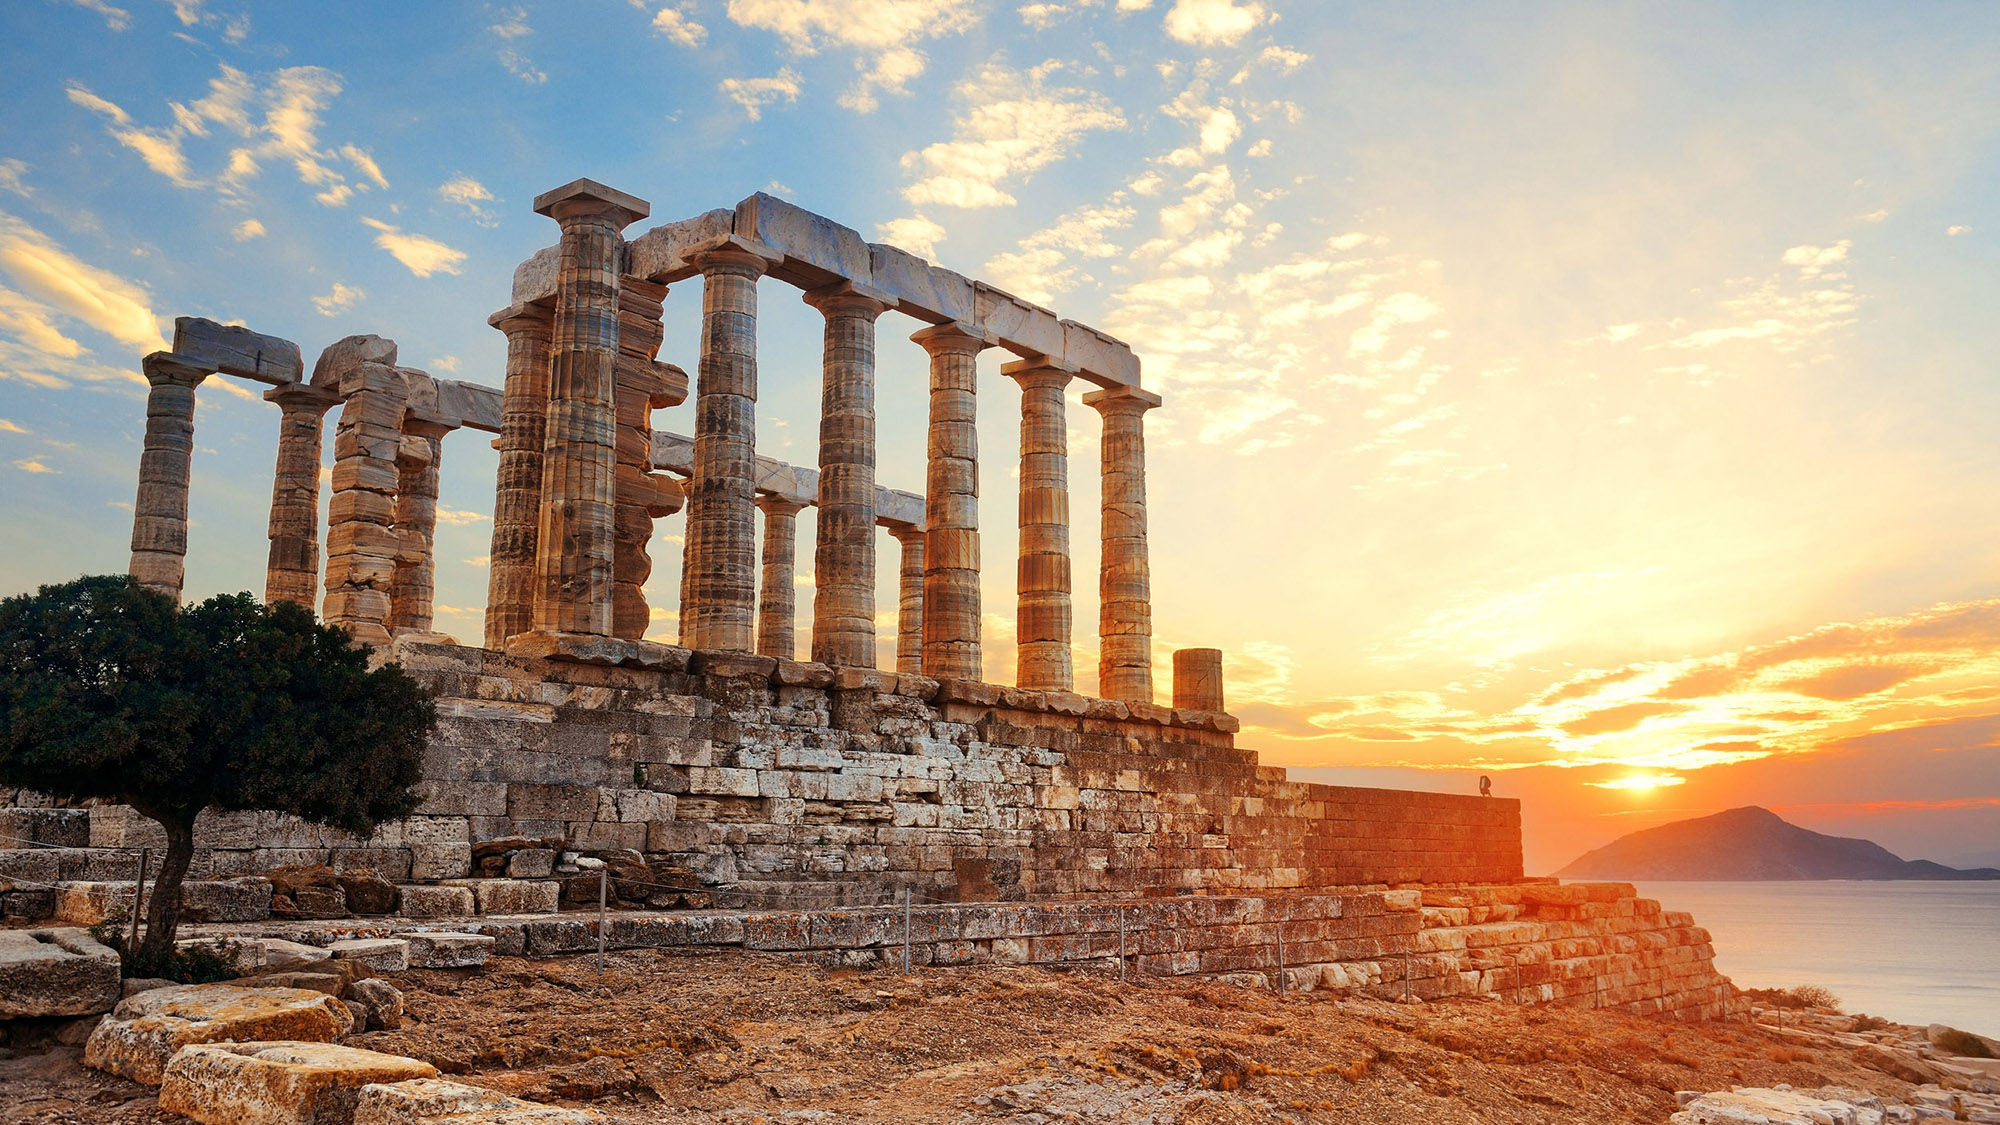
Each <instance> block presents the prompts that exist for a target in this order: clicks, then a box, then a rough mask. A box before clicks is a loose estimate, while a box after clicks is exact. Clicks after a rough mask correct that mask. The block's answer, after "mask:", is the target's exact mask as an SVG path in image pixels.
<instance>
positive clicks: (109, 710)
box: [0, 575, 436, 956]
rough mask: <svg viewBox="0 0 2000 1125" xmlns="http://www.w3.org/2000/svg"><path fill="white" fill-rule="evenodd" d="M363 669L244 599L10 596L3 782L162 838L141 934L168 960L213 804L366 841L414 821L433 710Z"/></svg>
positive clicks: (130, 594)
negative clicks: (184, 602) (148, 824)
mask: <svg viewBox="0 0 2000 1125" xmlns="http://www.w3.org/2000/svg"><path fill="white" fill-rule="evenodd" d="M368 659H369V657H368V650H367V649H366V648H364V647H362V646H361V645H358V644H356V643H355V642H354V638H353V637H352V636H350V635H349V634H348V633H347V632H346V631H345V630H342V629H335V628H330V627H327V626H324V625H321V624H319V623H318V622H316V621H315V620H313V616H312V614H311V612H309V611H308V610H305V609H303V608H301V607H299V606H297V605H294V604H292V603H290V602H279V603H278V604H276V605H273V606H265V605H263V604H261V603H259V602H258V601H257V600H256V599H255V598H252V597H251V596H250V595H248V594H234V595H229V594H225V595H220V596H217V597H213V598H210V599H209V600H207V601H205V602H202V603H201V604H200V605H195V606H189V607H187V608H186V609H181V608H179V607H177V606H176V605H175V603H174V600H173V599H172V598H169V597H167V596H165V595H163V594H159V593H157V592H154V591H151V590H146V589H143V588H142V587H140V586H139V585H138V584H137V583H135V582H134V581H133V580H132V579H130V578H129V577H126V576H123V575H117V576H106V577H92V578H79V579H77V580H76V581H73V582H66V583H63V584H61V585H55V586H44V587H42V588H41V589H40V590H39V591H37V592H36V593H34V594H32V595H27V594H23V595H19V596H16V597H12V598H8V599H6V600H5V601H0V784H5V785H12V786H21V787H24V788H28V789H34V790H37V791H39V792H42V793H47V794H50V795H52V796H56V797H61V798H65V799H68V800H72V801H77V800H83V799H87V798H100V799H108V800H113V801H117V802H120V803H122V804H128V805H131V806H133V807H134V808H136V809H138V810H139V811H140V812H142V813H144V814H145V815H147V816H149V817H152V818H153V819H154V820H157V821H159V822H160V823H161V825H163V826H164V827H165V828H166V829H167V838H168V849H167V854H166V855H165V857H163V861H162V864H161V868H160V872H159V878H160V890H161V891H163V892H165V893H164V894H159V895H155V896H154V897H155V900H156V901H155V905H154V907H153V909H152V911H151V914H152V919H151V921H152V925H151V927H150V928H149V929H148V932H147V935H146V943H147V946H148V948H149V949H150V950H152V952H153V955H154V956H165V954H164V953H161V952H160V950H161V949H162V948H164V945H170V944H171V942H172V940H173V930H174V923H175V919H176V918H177V917H178V909H179V901H180V883H181V880H182V879H183V878H184V877H185V875H186V872H187V864H188V860H189V859H190V858H191V856H192V854H193V829H194V820H195V816H196V815H197V814H198V813H200V812H201V811H202V810H203V809H210V808H213V809H224V810H248V809H269V810H276V811H281V812H288V813H292V814H294V815H296V816H299V817H301V818H303V819H305V820H309V821H312V822H314V823H317V824H324V825H329V826H331V827H334V828H338V829H341V830H343V831H347V832H353V833H356V834H366V833H368V832H371V831H373V830H374V828H375V825H376V824H378V823H379V822H381V821H384V820H393V819H396V818H399V817H403V816H407V815H409V814H410V813H411V812H412V811H413V810H414V809H415V808H416V806H417V797H416V795H415V794H414V793H413V792H412V786H414V785H415V784H416V782H417V780H418V779H419V777H420V776H421V762H422V754H423V747H424V741H425V739H426V737H427V736H428V735H429V733H430V729H431V727H432V726H433V725H434V723H435V722H436V713H435V710H434V708H433V706H432V704H431V700H430V697H429V695H428V693H427V692H426V691H425V690H424V689H423V687H422V685H420V684H418V683H417V682H416V680H414V679H412V678H411V677H410V676H409V675H408V674H406V673H405V672H403V670H402V668H401V667H400V666H398V665H395V664H387V665H384V666H383V667H380V668H376V669H373V670H371V669H370V668H369V667H368ZM162 929H164V931H165V932H164V933H161V932H159V931H161V930H162Z"/></svg>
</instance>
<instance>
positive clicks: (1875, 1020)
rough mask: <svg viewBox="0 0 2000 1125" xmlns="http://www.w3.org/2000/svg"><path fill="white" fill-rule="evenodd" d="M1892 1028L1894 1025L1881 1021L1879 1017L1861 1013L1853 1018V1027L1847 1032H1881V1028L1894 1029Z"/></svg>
mask: <svg viewBox="0 0 2000 1125" xmlns="http://www.w3.org/2000/svg"><path fill="white" fill-rule="evenodd" d="M1894 1026H1896V1025H1895V1024H1893V1023H1891V1022H1889V1021H1888V1020H1885V1019H1883V1018H1882V1017H1880V1016H1871V1015H1869V1014H1867V1013H1866V1012H1863V1013H1862V1014H1861V1015H1858V1016H1855V1017H1854V1026H1853V1027H1852V1028H1849V1029H1848V1030H1850V1031H1881V1030H1882V1029H1883V1028H1887V1027H1894Z"/></svg>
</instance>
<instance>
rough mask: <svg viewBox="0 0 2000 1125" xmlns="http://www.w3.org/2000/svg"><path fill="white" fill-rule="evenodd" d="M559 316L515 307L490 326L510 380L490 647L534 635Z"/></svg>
mask: <svg viewBox="0 0 2000 1125" xmlns="http://www.w3.org/2000/svg"><path fill="white" fill-rule="evenodd" d="M553 319H554V312H553V310H551V309H549V308H548V307H546V306H542V305H514V306H512V307H511V308H506V309H502V310H501V311H499V312H497V313H494V314H493V315H492V316H491V317H489V318H488V319H487V321H486V323H488V324H490V325H492V326H493V327H495V328H498V329H499V330H500V331H502V332H505V333H506V334H507V379H506V388H505V390H504V391H503V392H502V397H501V407H500V436H499V437H498V438H496V439H494V441H493V448H495V449H497V450H499V451H500V473H499V483H498V487H497V488H496V489H495V490H494V495H493V547H492V550H491V552H490V554H489V555H488V564H487V565H488V570H487V576H486V647H487V648H491V649H499V648H504V647H506V644H507V638H509V637H513V636H517V635H519V634H521V633H525V632H527V631H528V630H529V629H531V628H533V627H534V609H535V593H534V591H535V545H536V544H537V543H539V542H540V541H541V531H542V447H543V445H544V435H545V434H546V432H547V429H548V413H549V337H550V334H551V333H552V332H553V331H554V324H553Z"/></svg>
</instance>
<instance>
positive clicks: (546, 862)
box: [507, 848, 556, 879]
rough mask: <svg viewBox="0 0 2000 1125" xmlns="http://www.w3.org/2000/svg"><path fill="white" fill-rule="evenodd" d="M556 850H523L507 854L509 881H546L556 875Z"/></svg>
mask: <svg viewBox="0 0 2000 1125" xmlns="http://www.w3.org/2000/svg"><path fill="white" fill-rule="evenodd" d="M555 869H556V853H555V849H554V848H522V849H521V850H519V851H516V852H509V853H507V877H508V878H509V879H546V878H548V877H549V876H550V875H553V874H554V873H555Z"/></svg>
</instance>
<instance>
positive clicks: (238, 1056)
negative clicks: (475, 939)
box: [160, 981, 437, 1125]
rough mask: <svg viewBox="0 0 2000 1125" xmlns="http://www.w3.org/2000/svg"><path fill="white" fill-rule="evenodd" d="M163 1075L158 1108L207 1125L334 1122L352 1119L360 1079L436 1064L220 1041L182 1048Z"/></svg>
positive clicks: (424, 1074) (406, 1073) (404, 1075)
mask: <svg viewBox="0 0 2000 1125" xmlns="http://www.w3.org/2000/svg"><path fill="white" fill-rule="evenodd" d="M357 983H369V984H374V983H379V982H375V981H367V982H357ZM163 1077H164V1081H163V1082H162V1083H161V1084H160V1108H161V1109H163V1110H165V1111H167V1112H169V1113H178V1114H182V1115H183V1116H186V1117H190V1118H193V1119H194V1120H196V1121H199V1122H201V1123H202V1125H334V1123H336V1122H345V1121H349V1120H352V1115H353V1112H354V1103H355V1102H356V1101H357V1100H358V1099H359V1097H360V1094H361V1088H362V1087H363V1086H366V1085H368V1084H370V1083H373V1082H403V1081H408V1080H410V1079H415V1078H435V1077H437V1068H436V1067H434V1066H432V1065H431V1064H429V1063H427V1062H419V1061H418V1060H416V1059H409V1058H404V1057H402V1056H400V1055H385V1054H381V1053H379V1052H376V1051H363V1050H360V1049H358V1048H354V1047H341V1046H336V1045H334V1044H332V1043H285V1042H278V1043H218V1044H200V1045H195V1046H191V1047H183V1048H182V1049H181V1050H180V1052H179V1053H177V1054H176V1055H174V1057H173V1059H172V1060H171V1061H169V1062H168V1063H167V1067H166V1073H165V1075H164V1076H163Z"/></svg>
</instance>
